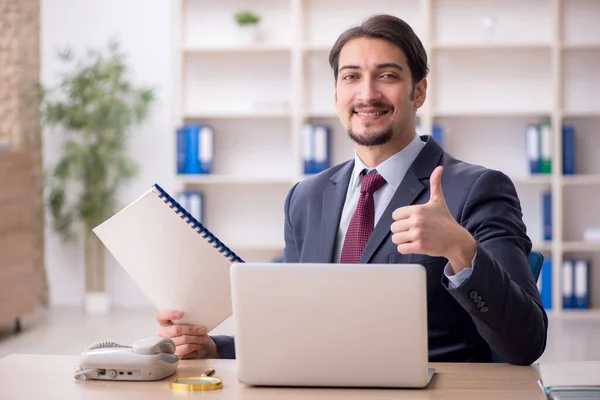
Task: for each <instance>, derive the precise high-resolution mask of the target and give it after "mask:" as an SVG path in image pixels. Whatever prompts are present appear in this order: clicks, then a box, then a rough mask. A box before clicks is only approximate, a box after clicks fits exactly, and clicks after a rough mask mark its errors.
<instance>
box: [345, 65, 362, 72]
mask: <svg viewBox="0 0 600 400" xmlns="http://www.w3.org/2000/svg"><path fill="white" fill-rule="evenodd" d="M345 69H360V67H359V66H358V65H344V66H343V67H340V72H341V71H342V70H345Z"/></svg>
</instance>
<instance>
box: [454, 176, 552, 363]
mask: <svg viewBox="0 0 600 400" xmlns="http://www.w3.org/2000/svg"><path fill="white" fill-rule="evenodd" d="M461 225H463V226H464V227H465V228H466V229H467V230H468V231H469V232H470V233H471V234H472V235H473V237H474V238H475V240H476V241H477V253H476V255H475V258H474V263H473V264H474V265H473V271H472V273H471V276H470V277H469V278H468V279H467V280H466V281H464V282H463V283H462V284H461V285H460V286H459V287H457V288H452V287H451V286H450V285H449V284H448V283H449V282H448V279H447V277H446V276H445V275H442V284H443V285H444V286H445V287H446V289H447V290H448V291H449V293H450V294H451V295H452V296H453V297H454V298H455V299H456V301H458V303H459V304H460V305H461V306H462V307H463V308H464V309H465V310H467V311H468V312H469V314H470V315H471V317H472V318H473V321H474V323H475V325H476V326H477V329H478V331H479V334H480V335H481V336H482V337H483V338H484V339H485V340H486V341H487V343H488V344H489V345H490V347H491V349H492V350H493V351H495V352H496V354H498V355H499V356H500V357H502V358H503V359H504V360H506V361H507V362H509V363H511V364H517V365H529V364H532V363H533V362H535V361H536V360H537V359H538V358H539V357H540V356H541V355H542V353H543V352H544V349H545V348H546V339H547V330H548V317H547V315H546V312H545V310H544V308H543V306H542V303H541V300H540V295H539V292H538V289H537V285H536V282H535V279H534V277H533V273H532V272H531V268H530V266H529V261H528V255H529V252H530V251H531V241H530V240H529V238H528V237H527V235H526V227H525V224H524V223H523V220H522V212H521V206H520V202H519V199H518V196H517V192H516V189H515V187H514V185H513V183H512V182H511V180H510V179H509V178H508V177H507V176H506V175H504V174H503V173H501V172H498V171H493V170H488V171H486V172H484V173H483V174H482V175H481V176H480V177H479V178H478V179H477V181H476V182H475V184H474V185H473V187H472V188H471V191H470V193H469V195H468V196H467V200H466V202H465V205H464V209H463V213H462V218H461Z"/></svg>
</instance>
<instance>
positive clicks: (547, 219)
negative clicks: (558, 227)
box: [542, 191, 552, 240]
mask: <svg viewBox="0 0 600 400" xmlns="http://www.w3.org/2000/svg"><path fill="white" fill-rule="evenodd" d="M542 212H543V214H542V219H543V224H544V226H543V228H544V240H552V192H550V191H546V192H544V193H543V194H542Z"/></svg>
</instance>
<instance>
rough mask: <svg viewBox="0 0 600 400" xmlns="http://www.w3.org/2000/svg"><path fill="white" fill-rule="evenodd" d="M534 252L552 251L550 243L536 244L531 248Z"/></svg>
mask: <svg viewBox="0 0 600 400" xmlns="http://www.w3.org/2000/svg"><path fill="white" fill-rule="evenodd" d="M532 248H533V250H535V251H552V242H537V243H533V246H532Z"/></svg>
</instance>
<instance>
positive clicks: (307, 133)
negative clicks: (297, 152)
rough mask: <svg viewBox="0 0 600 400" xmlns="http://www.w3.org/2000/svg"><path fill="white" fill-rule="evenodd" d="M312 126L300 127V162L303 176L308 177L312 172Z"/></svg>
mask: <svg viewBox="0 0 600 400" xmlns="http://www.w3.org/2000/svg"><path fill="white" fill-rule="evenodd" d="M313 130H314V129H313V126H312V125H311V124H304V126H303V127H302V162H303V165H304V174H305V175H310V174H312V173H313V172H314V170H315V168H314V145H313V142H314V139H313Z"/></svg>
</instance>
